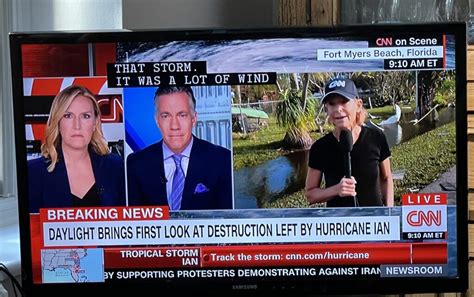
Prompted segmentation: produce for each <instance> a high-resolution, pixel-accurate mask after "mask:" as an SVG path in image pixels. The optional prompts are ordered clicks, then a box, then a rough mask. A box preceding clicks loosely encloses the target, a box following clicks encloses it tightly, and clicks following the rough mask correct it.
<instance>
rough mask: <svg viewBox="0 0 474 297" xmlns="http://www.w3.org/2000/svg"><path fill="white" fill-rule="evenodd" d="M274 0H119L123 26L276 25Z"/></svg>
mask: <svg viewBox="0 0 474 297" xmlns="http://www.w3.org/2000/svg"><path fill="white" fill-rule="evenodd" d="M277 3H278V1H276V0H159V1H153V0H122V7H123V8H122V11H123V28H125V29H164V28H181V29H182V28H250V27H254V28H257V27H272V26H275V25H276V16H277V13H276V11H277V10H276V9H277Z"/></svg>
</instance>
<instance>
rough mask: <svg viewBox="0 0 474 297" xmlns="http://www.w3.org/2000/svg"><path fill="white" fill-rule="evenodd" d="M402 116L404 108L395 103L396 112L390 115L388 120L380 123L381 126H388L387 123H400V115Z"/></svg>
mask: <svg viewBox="0 0 474 297" xmlns="http://www.w3.org/2000/svg"><path fill="white" fill-rule="evenodd" d="M401 116H402V109H401V108H400V106H398V104H395V114H394V115H393V116H391V117H389V118H388V119H386V120H383V121H381V122H380V123H379V125H380V126H386V125H393V124H396V123H398V121H400V117H401Z"/></svg>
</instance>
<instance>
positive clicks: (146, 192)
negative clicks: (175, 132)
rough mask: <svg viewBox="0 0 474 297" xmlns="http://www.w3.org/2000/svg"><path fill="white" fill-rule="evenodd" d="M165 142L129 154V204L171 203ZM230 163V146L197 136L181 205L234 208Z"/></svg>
mask: <svg viewBox="0 0 474 297" xmlns="http://www.w3.org/2000/svg"><path fill="white" fill-rule="evenodd" d="M162 143H163V141H160V142H158V143H155V144H152V145H150V146H148V147H146V148H145V149H143V150H141V151H137V152H135V153H133V154H131V155H129V156H128V158H127V185H128V205H131V206H132V205H168V199H167V194H166V183H167V180H166V176H165V168H164V164H163V144H162ZM231 164H232V163H231V153H230V151H229V150H228V149H225V148H223V147H220V146H217V145H214V144H212V143H209V142H207V141H204V140H201V139H199V138H196V137H194V140H193V146H192V148H191V154H190V156H189V165H188V171H187V173H186V179H185V183H184V191H183V200H182V201H181V209H182V210H186V209H231V208H232V176H231V175H232V168H231V166H232V165H231Z"/></svg>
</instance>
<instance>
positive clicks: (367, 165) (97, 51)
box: [10, 23, 467, 295]
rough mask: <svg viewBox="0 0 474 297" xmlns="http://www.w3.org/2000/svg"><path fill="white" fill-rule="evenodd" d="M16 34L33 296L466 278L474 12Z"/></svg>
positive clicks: (390, 285) (395, 287)
mask: <svg viewBox="0 0 474 297" xmlns="http://www.w3.org/2000/svg"><path fill="white" fill-rule="evenodd" d="M10 41H11V58H12V70H13V71H12V75H13V95H14V96H13V103H14V114H15V143H16V156H17V160H16V161H17V179H18V199H19V214H20V229H21V231H20V237H21V256H22V268H23V272H24V274H23V284H24V286H25V289H26V291H27V292H28V293H29V294H30V295H31V294H33V292H34V293H35V294H37V292H44V293H53V292H54V294H58V293H61V292H70V290H74V291H75V292H83V293H86V292H89V291H90V290H91V289H94V290H96V292H113V293H115V294H118V295H120V294H131V293H134V292H137V291H139V290H144V289H159V290H160V291H159V292H160V294H161V292H167V293H171V292H181V293H185V292H187V293H193V294H203V295H211V294H217V295H221V294H229V293H237V294H243V293H244V292H245V293H257V294H288V295H294V294H300V295H305V294H342V293H351V294H355V293H358V294H367V293H387V294H389V293H406V292H438V291H451V292H452V291H463V290H466V288H467V218H466V212H467V177H466V175H467V165H466V163H467V152H466V148H467V146H466V143H467V137H466V131H467V130H466V127H467V125H466V58H465V56H466V45H465V44H466V29H465V24H453V23H451V24H424V25H370V26H347V27H337V28H291V29H288V28H287V29H284V28H280V29H276V28H275V29H256V30H187V31H184V30H182V31H170V30H168V31H140V32H139V31H137V32H82V33H78V32H75V33H65V32H63V33H53V32H51V33H12V34H11V35H10Z"/></svg>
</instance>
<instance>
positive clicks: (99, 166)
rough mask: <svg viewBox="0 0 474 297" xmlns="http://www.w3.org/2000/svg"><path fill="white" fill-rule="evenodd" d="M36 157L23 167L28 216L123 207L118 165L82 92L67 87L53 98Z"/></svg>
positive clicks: (121, 170) (89, 98)
mask: <svg viewBox="0 0 474 297" xmlns="http://www.w3.org/2000/svg"><path fill="white" fill-rule="evenodd" d="M41 154H42V157H40V158H38V159H34V160H30V161H28V185H29V187H28V193H29V203H30V212H31V213H37V212H38V211H39V209H40V208H48V207H82V206H115V205H125V181H124V177H125V175H124V165H123V160H122V158H121V157H120V156H118V155H115V154H110V153H109V148H108V146H107V143H106V142H105V140H104V137H103V134H102V126H101V122H100V110H99V106H98V104H97V102H96V100H95V98H94V95H93V94H92V93H91V92H90V91H89V90H87V89H86V88H84V87H81V86H70V87H68V88H66V89H64V90H63V91H61V92H60V93H59V94H58V95H57V96H56V97H55V98H54V100H53V103H52V106H51V111H50V115H49V119H48V122H47V124H46V132H45V140H44V143H43V145H42V146H41Z"/></svg>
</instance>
